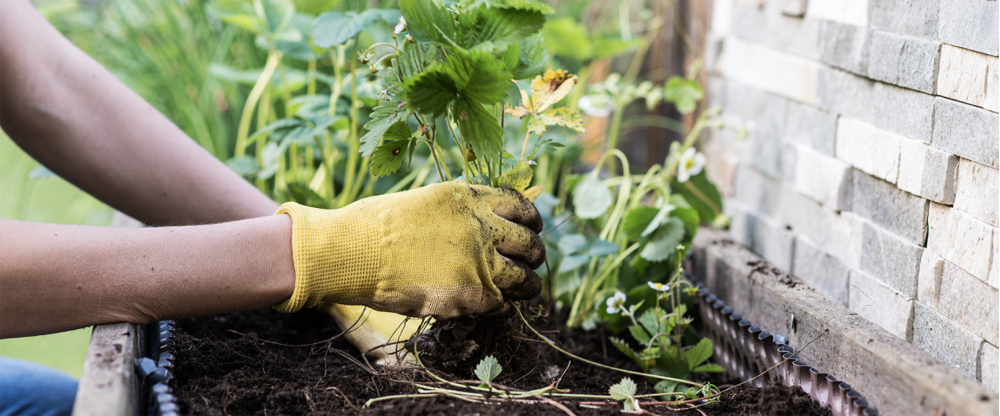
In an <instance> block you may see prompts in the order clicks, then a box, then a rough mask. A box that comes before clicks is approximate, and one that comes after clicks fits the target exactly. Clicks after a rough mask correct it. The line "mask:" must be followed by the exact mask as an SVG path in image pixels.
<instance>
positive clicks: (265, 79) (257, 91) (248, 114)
mask: <svg viewBox="0 0 1000 416" xmlns="http://www.w3.org/2000/svg"><path fill="white" fill-rule="evenodd" d="M280 60H281V55H280V54H279V53H278V52H270V53H268V55H267V63H266V64H264V70H263V71H262V72H261V74H260V77H259V78H257V82H256V83H255V84H254V85H253V89H251V90H250V95H249V96H247V103H246V105H245V106H243V114H242V115H240V126H239V130H237V133H236V148H235V149H233V157H241V156H243V155H244V154H246V146H247V136H248V135H249V134H250V119H251V118H253V110H254V108H255V107H257V102H258V101H259V100H260V96H261V94H263V93H264V91H265V90H266V89H267V85H268V84H270V83H271V77H272V76H273V75H274V70H275V69H276V68H277V67H278V62H279V61H280Z"/></svg>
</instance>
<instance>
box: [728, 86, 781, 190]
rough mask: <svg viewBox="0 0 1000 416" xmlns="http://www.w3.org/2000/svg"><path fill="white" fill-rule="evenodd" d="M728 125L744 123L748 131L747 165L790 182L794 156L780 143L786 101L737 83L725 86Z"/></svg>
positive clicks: (772, 176) (774, 177)
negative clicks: (749, 155)
mask: <svg viewBox="0 0 1000 416" xmlns="http://www.w3.org/2000/svg"><path fill="white" fill-rule="evenodd" d="M725 89H726V93H725V94H726V98H725V100H726V101H725V102H726V106H725V108H726V110H727V111H726V115H725V116H724V117H725V119H726V121H727V123H731V124H734V125H740V124H743V123H746V124H747V125H748V127H749V130H750V137H749V141H750V148H751V152H752V155H753V156H752V157H751V159H750V163H751V164H752V165H753V166H754V167H756V168H757V169H758V170H759V171H761V172H763V173H765V174H766V175H768V176H769V177H771V178H773V179H792V177H793V175H794V169H795V159H794V153H791V152H789V150H790V149H789V148H788V144H787V143H784V141H783V140H782V139H781V138H782V137H783V134H784V127H785V116H786V114H787V108H788V100H787V99H785V98H782V97H778V96H775V95H772V94H768V93H766V92H763V91H761V90H758V89H756V88H752V87H748V86H746V85H743V84H740V83H738V82H732V81H727V82H726V88H725Z"/></svg>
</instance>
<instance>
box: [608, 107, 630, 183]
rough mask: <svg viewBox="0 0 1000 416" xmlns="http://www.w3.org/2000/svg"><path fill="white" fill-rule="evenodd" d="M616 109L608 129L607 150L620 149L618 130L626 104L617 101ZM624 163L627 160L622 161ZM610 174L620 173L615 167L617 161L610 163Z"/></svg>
mask: <svg viewBox="0 0 1000 416" xmlns="http://www.w3.org/2000/svg"><path fill="white" fill-rule="evenodd" d="M616 107H617V108H615V111H614V112H613V113H612V114H611V128H610V129H609V130H608V148H607V151H609V152H610V151H612V150H617V149H618V131H619V130H620V129H621V124H622V114H624V113H625V107H624V104H622V105H618V103H616ZM622 163H623V164H624V163H626V162H622ZM608 174H609V175H611V176H617V175H618V169H616V168H615V162H613V161H612V162H611V163H610V164H609V165H608Z"/></svg>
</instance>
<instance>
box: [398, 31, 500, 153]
mask: <svg viewBox="0 0 1000 416" xmlns="http://www.w3.org/2000/svg"><path fill="white" fill-rule="evenodd" d="M509 83H510V74H508V73H507V72H506V71H504V69H503V62H502V61H500V60H498V59H496V57H495V56H493V54H491V53H488V52H480V51H472V52H457V53H455V54H453V55H450V56H449V57H448V60H447V61H445V62H437V63H435V64H433V65H431V66H430V67H428V68H427V69H425V70H424V71H423V72H421V73H419V74H417V75H415V76H413V77H412V78H407V79H405V80H404V82H403V84H401V85H400V86H401V87H402V88H403V90H404V91H406V99H407V107H409V108H411V109H413V110H416V111H419V112H420V113H425V114H432V115H434V116H435V117H436V116H439V115H441V114H442V113H444V110H445V109H447V107H448V104H450V103H451V102H452V101H454V100H455V99H456V98H457V97H458V96H459V95H461V96H462V97H463V98H465V99H466V100H467V101H470V102H476V103H481V104H495V103H499V102H501V101H503V99H504V98H506V97H507V94H508V91H509V90H510V88H509ZM476 154H477V155H478V154H479V153H478V152H477V153H476Z"/></svg>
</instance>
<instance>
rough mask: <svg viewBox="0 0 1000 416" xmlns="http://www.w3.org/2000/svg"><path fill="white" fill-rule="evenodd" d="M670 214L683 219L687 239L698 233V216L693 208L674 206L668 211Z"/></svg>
mask: <svg viewBox="0 0 1000 416" xmlns="http://www.w3.org/2000/svg"><path fill="white" fill-rule="evenodd" d="M670 216H671V217H675V218H678V219H680V220H681V221H684V231H686V232H687V238H688V239H693V238H694V236H695V235H697V234H698V222H699V219H698V218H699V217H698V211H695V210H694V208H686V207H675V208H674V210H673V211H671V212H670Z"/></svg>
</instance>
